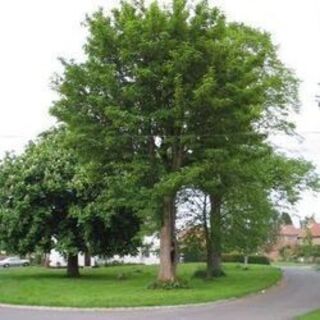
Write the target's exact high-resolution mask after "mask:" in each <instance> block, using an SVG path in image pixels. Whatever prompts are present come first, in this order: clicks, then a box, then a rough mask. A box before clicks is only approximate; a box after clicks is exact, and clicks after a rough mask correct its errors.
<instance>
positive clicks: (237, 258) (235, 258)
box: [222, 254, 270, 265]
mask: <svg viewBox="0 0 320 320" xmlns="http://www.w3.org/2000/svg"><path fill="white" fill-rule="evenodd" d="M222 261H223V262H234V263H243V261H244V255H242V254H223V255H222ZM248 262H249V264H265V265H269V264H270V260H269V258H268V257H266V256H249V261H248Z"/></svg>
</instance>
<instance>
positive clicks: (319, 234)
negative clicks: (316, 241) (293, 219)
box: [299, 223, 320, 238]
mask: <svg viewBox="0 0 320 320" xmlns="http://www.w3.org/2000/svg"><path fill="white" fill-rule="evenodd" d="M308 230H309V231H310V233H311V236H312V238H320V223H312V224H311V225H310V226H309V227H308ZM306 236H307V229H303V230H301V231H300V232H299V238H304V237H306Z"/></svg>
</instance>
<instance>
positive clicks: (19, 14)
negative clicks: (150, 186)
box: [0, 0, 320, 221]
mask: <svg viewBox="0 0 320 320" xmlns="http://www.w3.org/2000/svg"><path fill="white" fill-rule="evenodd" d="M210 2H211V3H212V4H214V5H217V6H219V7H220V8H221V9H222V10H223V11H224V12H225V14H226V16H227V18H228V20H230V21H241V22H245V23H247V24H250V25H252V26H255V27H259V28H262V29H264V30H267V31H269V32H270V33H271V34H272V36H273V39H274V42H275V43H276V44H278V45H279V54H280V56H281V58H282V60H283V61H284V62H285V63H286V64H287V65H288V66H289V67H290V68H292V69H294V70H295V72H296V74H297V75H298V77H299V78H300V79H301V81H302V84H301V89H300V97H301V101H302V107H301V112H300V114H299V116H297V117H296V121H297V128H298V132H300V133H301V135H302V136H303V138H304V140H303V141H302V142H298V141H292V140H288V139H284V138H283V137H278V138H276V140H275V142H276V143H277V144H278V145H279V146H280V147H282V148H283V149H286V150H287V152H290V153H292V154H294V155H300V156H303V157H305V158H306V159H309V160H312V161H314V163H315V164H316V165H317V167H318V169H319V171H320V149H319V146H320V110H319V107H318V106H317V104H316V103H315V95H316V94H317V93H320V87H319V88H318V86H317V83H318V82H320V41H319V34H320V1H319V0H307V1H306V0H304V1H303V0H281V1H279V0H259V1H257V0H215V1H213V0H211V1H210ZM115 5H119V0H81V1H80V0H46V1H43V0H28V1H25V0H10V1H0V44H1V47H0V156H2V155H3V154H4V152H5V151H7V150H15V151H18V152H20V151H21V150H22V149H23V146H24V145H25V144H26V142H27V141H28V140H30V139H32V138H34V137H35V136H36V135H37V134H38V133H40V132H41V131H43V130H45V129H47V128H48V127H50V126H51V125H53V124H54V119H52V118H50V116H49V115H48V108H49V107H50V105H51V101H52V100H53V99H54V93H53V92H52V91H51V90H50V87H49V83H50V77H51V76H52V74H53V73H54V72H56V71H59V70H61V69H60V65H59V63H58V62H57V57H59V56H63V57H67V58H71V57H72V58H81V55H82V52H81V47H82V44H83V43H84V39H85V35H86V32H85V30H84V28H83V27H81V25H80V22H81V21H83V19H84V17H85V14H86V13H90V12H93V11H94V10H96V9H97V8H98V7H104V8H105V9H106V10H108V9H110V8H112V7H114V6H115ZM296 213H298V214H299V215H301V216H305V215H311V214H313V213H314V214H316V216H317V217H318V220H319V221H320V196H318V197H314V196H312V195H310V194H305V195H304V198H303V200H302V201H301V202H300V203H299V205H298V206H297V209H296Z"/></svg>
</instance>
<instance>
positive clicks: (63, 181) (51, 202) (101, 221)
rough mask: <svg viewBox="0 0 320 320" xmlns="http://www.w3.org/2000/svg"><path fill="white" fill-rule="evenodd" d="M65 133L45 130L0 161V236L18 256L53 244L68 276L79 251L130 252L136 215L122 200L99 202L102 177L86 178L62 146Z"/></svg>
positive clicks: (102, 191)
mask: <svg viewBox="0 0 320 320" xmlns="http://www.w3.org/2000/svg"><path fill="white" fill-rule="evenodd" d="M66 134H67V133H66V130H64V129H58V130H53V131H50V132H46V133H45V134H43V135H42V136H41V137H40V138H39V139H38V140H37V141H36V142H35V143H31V144H30V145H29V146H28V147H27V148H26V150H25V152H24V153H23V154H22V155H21V156H12V155H7V156H6V157H5V159H4V160H3V161H2V163H1V166H0V241H1V243H3V245H4V247H5V249H6V250H8V251H9V252H14V253H18V254H21V255H25V254H28V253H32V252H34V251H38V250H41V251H43V252H45V253H48V252H50V250H51V249H53V248H55V249H56V250H57V251H59V252H60V253H61V254H62V255H64V256H65V257H66V259H67V274H68V276H70V277H77V276H79V267H78V254H79V253H86V252H90V253H91V254H104V255H108V256H112V255H114V254H120V255H124V254H129V253H135V252H136V251H137V246H138V245H139V243H140V242H139V239H138V238H137V237H136V236H137V233H138V231H139V229H140V219H139V218H138V217H137V216H136V214H135V213H134V212H133V211H132V210H131V208H129V207H126V206H125V205H123V206H118V207H110V206H109V207H104V206H103V203H104V201H105V197H106V194H105V188H104V185H103V179H101V181H102V182H100V183H92V182H91V181H90V179H89V178H88V176H86V174H85V170H84V169H83V167H81V166H80V165H79V163H78V160H77V158H76V157H75V156H74V154H73V152H72V150H69V149H68V148H66V147H65V145H64V141H65V136H66Z"/></svg>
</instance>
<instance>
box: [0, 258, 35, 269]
mask: <svg viewBox="0 0 320 320" xmlns="http://www.w3.org/2000/svg"><path fill="white" fill-rule="evenodd" d="M29 265H30V261H29V260H28V259H20V258H19V257H8V258H6V259H4V260H1V261H0V267H3V268H9V267H27V266H29Z"/></svg>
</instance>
